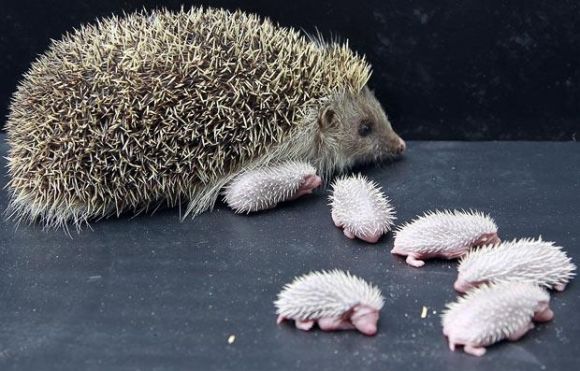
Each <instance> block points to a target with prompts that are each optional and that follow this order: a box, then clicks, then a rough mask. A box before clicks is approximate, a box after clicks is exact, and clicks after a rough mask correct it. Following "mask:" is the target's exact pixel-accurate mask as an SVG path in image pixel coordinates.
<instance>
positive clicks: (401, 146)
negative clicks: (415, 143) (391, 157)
mask: <svg viewBox="0 0 580 371" xmlns="http://www.w3.org/2000/svg"><path fill="white" fill-rule="evenodd" d="M391 143H392V144H391V145H392V146H393V147H392V151H393V152H394V153H395V154H397V155H400V154H401V153H403V152H405V149H407V143H405V141H404V140H403V139H401V138H400V137H397V138H396V139H395V140H394V141H392V142H391Z"/></svg>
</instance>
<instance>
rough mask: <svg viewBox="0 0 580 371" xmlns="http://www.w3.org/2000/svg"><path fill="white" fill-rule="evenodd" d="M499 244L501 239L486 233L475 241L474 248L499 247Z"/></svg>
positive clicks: (493, 234)
mask: <svg viewBox="0 0 580 371" xmlns="http://www.w3.org/2000/svg"><path fill="white" fill-rule="evenodd" d="M500 243H501V239H500V238H499V236H498V235H497V233H486V234H483V235H482V236H481V237H479V239H478V240H477V241H475V243H474V245H475V246H481V245H499V244H500Z"/></svg>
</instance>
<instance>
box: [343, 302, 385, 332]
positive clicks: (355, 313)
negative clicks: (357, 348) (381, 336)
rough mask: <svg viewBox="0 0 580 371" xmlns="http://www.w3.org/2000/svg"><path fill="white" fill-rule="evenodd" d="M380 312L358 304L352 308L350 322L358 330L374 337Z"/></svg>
mask: <svg viewBox="0 0 580 371" xmlns="http://www.w3.org/2000/svg"><path fill="white" fill-rule="evenodd" d="M378 321H379V310H378V309H376V308H373V307H372V306H370V305H365V304H358V305H355V306H354V307H353V308H352V314H351V316H350V322H351V323H352V324H353V326H354V327H356V329H357V330H359V331H360V332H362V333H363V334H365V335H369V336H372V335H374V334H376V333H377V322H378Z"/></svg>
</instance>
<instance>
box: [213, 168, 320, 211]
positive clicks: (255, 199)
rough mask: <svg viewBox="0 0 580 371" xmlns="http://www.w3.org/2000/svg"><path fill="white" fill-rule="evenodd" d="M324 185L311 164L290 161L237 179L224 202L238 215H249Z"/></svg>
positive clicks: (251, 172) (245, 174)
mask: <svg viewBox="0 0 580 371" xmlns="http://www.w3.org/2000/svg"><path fill="white" fill-rule="evenodd" d="M321 183H322V179H320V177H319V176H318V175H316V169H315V168H314V167H313V166H312V165H310V164H308V163H305V162H297V161H288V162H285V163H281V164H278V165H273V166H269V167H266V168H265V169H262V168H258V169H255V170H250V171H247V172H243V173H242V174H240V175H238V176H236V177H235V178H234V180H232V182H231V183H230V184H229V185H227V186H226V188H225V190H224V199H225V201H226V203H227V204H228V206H229V207H231V208H232V209H233V210H234V211H235V212H237V213H250V212H253V211H258V210H266V209H271V208H273V207H275V206H276V205H277V204H278V203H280V202H282V201H288V200H293V199H296V198H298V197H300V196H302V195H305V194H309V193H312V191H313V190H314V189H315V188H317V187H319V186H320V184H321Z"/></svg>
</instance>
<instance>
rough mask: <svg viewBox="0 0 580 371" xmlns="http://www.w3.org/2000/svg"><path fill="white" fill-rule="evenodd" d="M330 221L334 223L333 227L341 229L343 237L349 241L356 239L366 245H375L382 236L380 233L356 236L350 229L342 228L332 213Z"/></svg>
mask: <svg viewBox="0 0 580 371" xmlns="http://www.w3.org/2000/svg"><path fill="white" fill-rule="evenodd" d="M332 221H333V222H334V225H335V226H337V227H338V228H342V232H343V233H344V235H345V236H346V237H347V238H349V239H351V240H353V239H355V238H358V239H360V240H363V241H366V242H368V243H377V242H378V240H379V238H381V236H382V235H383V234H382V233H380V232H373V233H371V232H369V233H367V234H360V235H356V234H355V233H353V232H352V231H351V230H350V229H348V228H344V225H343V224H342V223H341V222H340V221H339V220H338V219H337V218H336V216H335V215H334V213H332Z"/></svg>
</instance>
